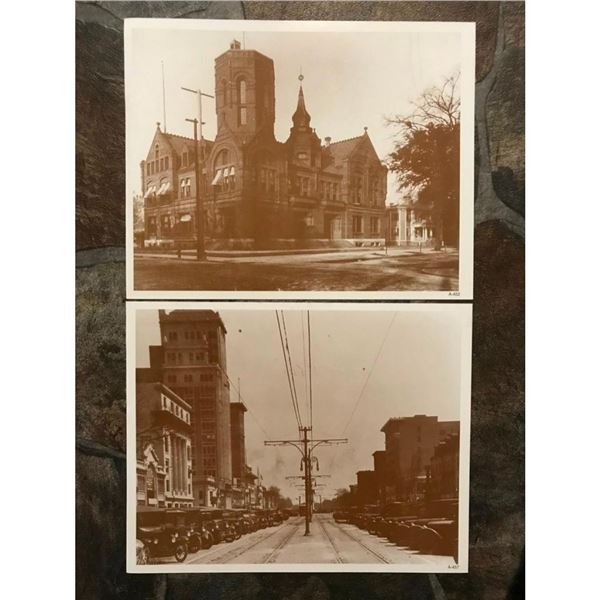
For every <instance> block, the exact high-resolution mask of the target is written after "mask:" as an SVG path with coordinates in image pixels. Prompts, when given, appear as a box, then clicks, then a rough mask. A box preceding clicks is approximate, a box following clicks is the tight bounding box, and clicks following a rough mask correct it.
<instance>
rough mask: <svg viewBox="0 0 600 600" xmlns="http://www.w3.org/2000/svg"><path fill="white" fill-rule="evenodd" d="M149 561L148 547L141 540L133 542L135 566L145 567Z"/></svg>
mask: <svg viewBox="0 0 600 600" xmlns="http://www.w3.org/2000/svg"><path fill="white" fill-rule="evenodd" d="M149 561H150V554H149V552H148V546H146V544H144V542H142V540H135V564H136V565H147V564H148V562H149Z"/></svg>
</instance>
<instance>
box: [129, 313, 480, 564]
mask: <svg viewBox="0 0 600 600" xmlns="http://www.w3.org/2000/svg"><path fill="white" fill-rule="evenodd" d="M127 363H128V364H127V369H128V370H127V376H128V381H127V394H128V399H127V419H128V422H127V427H128V429H127V432H128V446H127V475H128V479H127V481H128V497H127V507H128V513H127V570H128V572H131V573H163V572H164V573H169V572H180V573H181V572H187V573H193V572H240V571H257V572H258V571H263V572H264V571H280V572H285V571H314V572H316V571H332V572H335V571H340V572H343V571H346V572H352V571H356V572H359V571H360V572H365V571H378V572H386V571H389V572H429V573H447V572H461V573H464V572H467V571H468V537H469V536H468V533H469V527H468V525H469V523H468V514H469V512H468V498H469V431H470V393H471V392H470V384H471V306H470V305H466V304H433V303H427V304H391V303H384V304H378V303H367V304H359V303H356V304H353V303H339V304H338V303H291V302H285V303H251V302H236V303H231V302H229V303H227V302H145V301H142V302H131V303H128V310H127Z"/></svg>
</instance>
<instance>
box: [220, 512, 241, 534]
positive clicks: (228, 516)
mask: <svg viewBox="0 0 600 600" xmlns="http://www.w3.org/2000/svg"><path fill="white" fill-rule="evenodd" d="M221 517H222V518H223V519H224V521H225V522H226V523H227V526H228V527H229V530H230V532H231V533H232V534H233V539H234V540H239V539H240V538H241V537H242V534H243V533H245V532H244V528H245V523H244V519H243V518H242V516H241V514H240V513H239V512H238V511H236V510H223V511H221Z"/></svg>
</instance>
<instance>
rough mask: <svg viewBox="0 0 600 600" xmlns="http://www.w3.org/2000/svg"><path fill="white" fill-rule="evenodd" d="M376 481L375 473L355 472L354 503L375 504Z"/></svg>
mask: <svg viewBox="0 0 600 600" xmlns="http://www.w3.org/2000/svg"><path fill="white" fill-rule="evenodd" d="M377 500H378V498H377V481H376V478H375V471H357V473H356V503H357V504H358V505H359V506H364V505H365V504H377Z"/></svg>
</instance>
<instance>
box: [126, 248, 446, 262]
mask: <svg viewBox="0 0 600 600" xmlns="http://www.w3.org/2000/svg"><path fill="white" fill-rule="evenodd" d="M360 252H362V253H369V254H372V253H377V254H379V255H381V256H410V255H415V254H433V253H436V254H443V253H444V252H443V251H442V252H439V251H438V252H436V251H435V250H432V249H431V248H422V250H421V252H419V249H418V248H414V247H409V246H407V247H399V246H391V247H390V246H388V247H387V249H386V248H385V247H377V246H372V247H363V248H309V249H306V248H305V249H298V250H291V249H288V250H207V251H206V256H207V257H214V258H249V257H253V256H257V257H260V256H297V255H318V254H345V253H360ZM452 252H454V250H448V251H447V252H446V253H447V254H451V253H452ZM134 254H135V257H136V258H144V257H146V258H177V252H176V251H174V250H160V249H157V250H136V251H135V253H134ZM195 258H196V251H195V250H182V251H181V259H182V260H183V259H188V260H195Z"/></svg>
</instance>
